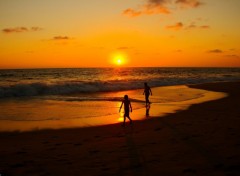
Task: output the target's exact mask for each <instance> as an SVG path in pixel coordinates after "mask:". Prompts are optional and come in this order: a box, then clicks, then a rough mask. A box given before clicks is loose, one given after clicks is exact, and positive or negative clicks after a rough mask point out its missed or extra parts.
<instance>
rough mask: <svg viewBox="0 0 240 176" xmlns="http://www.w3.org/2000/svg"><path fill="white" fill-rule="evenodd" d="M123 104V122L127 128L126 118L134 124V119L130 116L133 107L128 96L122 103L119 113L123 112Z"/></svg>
mask: <svg viewBox="0 0 240 176" xmlns="http://www.w3.org/2000/svg"><path fill="white" fill-rule="evenodd" d="M123 104H124V121H123V126H125V121H126V117H127V118H128V119H129V120H130V124H132V119H131V118H130V116H129V108H130V109H131V112H132V105H131V102H130V100H129V99H128V96H127V95H125V96H124V100H123V101H122V104H121V106H120V109H119V112H120V111H121V109H122V105H123Z"/></svg>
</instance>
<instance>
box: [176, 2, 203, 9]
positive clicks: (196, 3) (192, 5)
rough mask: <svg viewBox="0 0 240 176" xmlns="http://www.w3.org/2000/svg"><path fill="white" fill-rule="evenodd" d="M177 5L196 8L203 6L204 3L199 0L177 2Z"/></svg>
mask: <svg viewBox="0 0 240 176" xmlns="http://www.w3.org/2000/svg"><path fill="white" fill-rule="evenodd" d="M175 3H176V4H179V5H181V6H183V7H192V8H196V7H199V6H201V5H203V3H202V2H200V1H198V0H176V2H175Z"/></svg>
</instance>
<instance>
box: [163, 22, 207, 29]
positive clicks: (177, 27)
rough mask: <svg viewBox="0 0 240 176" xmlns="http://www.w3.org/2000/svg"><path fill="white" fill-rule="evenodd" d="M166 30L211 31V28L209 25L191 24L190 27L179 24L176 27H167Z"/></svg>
mask: <svg viewBox="0 0 240 176" xmlns="http://www.w3.org/2000/svg"><path fill="white" fill-rule="evenodd" d="M166 28H167V29H171V30H180V29H183V28H184V29H185V30H189V29H209V28H210V26H208V25H203V26H198V25H196V24H195V23H194V22H193V23H191V24H190V25H186V26H184V25H183V23H182V22H178V23H176V24H174V25H169V26H166Z"/></svg>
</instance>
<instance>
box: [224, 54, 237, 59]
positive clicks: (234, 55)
mask: <svg viewBox="0 0 240 176" xmlns="http://www.w3.org/2000/svg"><path fill="white" fill-rule="evenodd" d="M226 57H231V58H238V59H239V58H240V56H238V55H236V54H230V55H226Z"/></svg>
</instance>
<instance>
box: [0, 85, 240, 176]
mask: <svg viewBox="0 0 240 176" xmlns="http://www.w3.org/2000/svg"><path fill="white" fill-rule="evenodd" d="M190 87H192V88H198V89H205V90H210V91H217V92H225V93H227V94H229V96H227V97H226V98H223V99H220V100H214V101H209V102H205V103H202V104H196V105H192V106H191V107H190V108H189V109H187V110H183V111H179V112H177V113H174V114H168V115H166V116H165V117H161V118H151V116H150V117H149V118H148V119H147V120H142V121H134V125H133V126H130V125H129V124H127V125H126V127H125V128H123V127H121V124H120V123H119V124H114V125H105V126H99V127H89V128H72V129H58V130H39V131H32V132H22V133H21V132H1V133H0V141H1V144H0V176H5V175H6V176H8V175H9V176H11V175H14V176H15V175H24V176H28V175H29V176H34V175H37V176H38V175H39V176H44V175H46V176H47V175H98V176H100V175H104V176H106V175H138V176H139V175H239V174H240V169H239V168H240V159H239V158H240V128H239V127H240V108H239V98H240V93H239V87H240V82H221V83H207V84H199V85H190Z"/></svg>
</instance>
